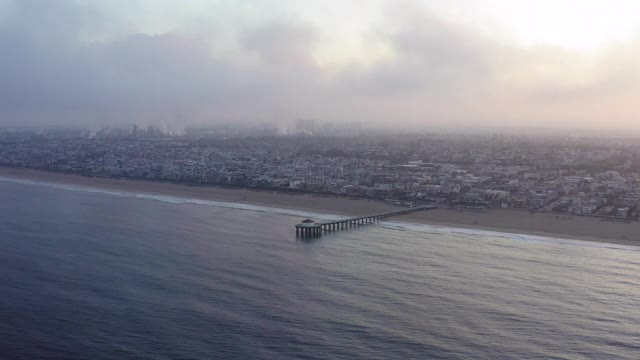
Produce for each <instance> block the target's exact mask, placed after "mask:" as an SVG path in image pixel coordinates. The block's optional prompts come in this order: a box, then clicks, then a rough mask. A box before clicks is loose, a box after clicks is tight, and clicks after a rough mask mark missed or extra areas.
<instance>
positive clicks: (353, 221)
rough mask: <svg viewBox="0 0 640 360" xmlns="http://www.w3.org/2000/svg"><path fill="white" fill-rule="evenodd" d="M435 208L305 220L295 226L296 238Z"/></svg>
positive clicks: (428, 207)
mask: <svg viewBox="0 0 640 360" xmlns="http://www.w3.org/2000/svg"><path fill="white" fill-rule="evenodd" d="M435 208H437V206H435V205H432V206H420V207H414V208H408V209H404V210H398V211H392V212H388V213H383V214H376V215H367V216H359V217H354V218H349V219H343V220H336V221H329V222H315V221H313V220H311V219H306V220H304V221H303V222H301V223H300V224H297V225H296V236H297V237H304V238H308V237H318V236H320V235H322V233H325V232H333V231H339V230H345V229H350V228H353V227H358V226H362V225H367V224H372V223H376V222H378V221H382V220H383V219H386V218H389V217H392V216H398V215H406V214H411V213H414V212H418V211H426V210H433V209H435Z"/></svg>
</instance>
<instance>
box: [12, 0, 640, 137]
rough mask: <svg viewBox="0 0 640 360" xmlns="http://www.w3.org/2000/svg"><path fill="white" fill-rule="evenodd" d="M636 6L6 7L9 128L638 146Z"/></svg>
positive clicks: (463, 0)
mask: <svg viewBox="0 0 640 360" xmlns="http://www.w3.org/2000/svg"><path fill="white" fill-rule="evenodd" d="M639 12H640V3H638V2H636V1H623V0H617V1H616V0H614V1H607V2H604V1H570V0H562V1H535V2H533V1H507V0H489V1H473V0H452V1H447V2H441V1H427V0H425V1H419V0H414V1H411V0H402V1H395V0H394V1H387V0H373V1H371V0H367V1H364V0H362V1H350V2H344V1H337V0H333V1H322V2H320V1H281V0H278V1H270V0H261V1H251V2H248V1H225V0H220V1H198V0H189V1H180V2H176V1H157V0H153V1H151V0H139V1H108V2H95V1H59V0H52V1H30V0H21V1H14V0H0V48H1V49H2V54H3V55H2V57H0V79H1V81H0V125H3V126H15V125H37V126H41V125H56V126H58V125H81V126H88V127H101V126H112V125H118V126H120V125H131V124H138V125H145V124H154V125H158V126H162V127H165V128H178V129H179V128H183V127H185V126H201V125H211V124H221V123H265V124H271V125H273V126H280V125H281V124H283V123H287V122H291V121H294V120H295V119H300V118H313V119H318V120H320V121H329V122H334V123H336V124H340V123H342V122H350V121H359V122H362V123H364V124H367V125H371V126H375V127H380V128H395V129H398V128H406V129H414V128H418V129H454V130H456V129H506V130H509V129H553V130H559V131H576V130H580V131H583V130H584V131H594V130H595V131H600V132H602V131H606V132H607V133H625V134H630V133H634V132H635V128H634V125H635V124H636V123H637V116H638V113H639V110H640V109H639V107H640V105H639V103H638V102H637V98H636V96H634V95H635V94H636V93H637V90H638V87H639V86H640V76H639V75H640V69H639V67H638V65H637V64H638V60H640V41H639V39H640V37H639V34H640V27H639V25H640V21H638V19H637V16H635V14H638V13H639Z"/></svg>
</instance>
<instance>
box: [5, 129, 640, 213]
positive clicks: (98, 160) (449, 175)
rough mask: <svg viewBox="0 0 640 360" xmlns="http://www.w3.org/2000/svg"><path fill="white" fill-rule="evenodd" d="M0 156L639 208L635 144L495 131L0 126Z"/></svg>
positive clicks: (217, 181) (447, 197) (578, 208)
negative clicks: (279, 131)
mask: <svg viewBox="0 0 640 360" xmlns="http://www.w3.org/2000/svg"><path fill="white" fill-rule="evenodd" d="M0 166H3V167H16V168H31V169H40V170H46V171H54V172H64V173H72V174H79V175H83V176H91V177H114V178H130V179H143V180H152V181H166V182H176V183H183V184H189V185H202V186H204V185H215V186H227V187H243V188H255V189H261V190H277V191H286V192H292V193H295V192H300V193H316V194H319V195H335V196H344V197H350V198H369V199H377V200H383V201H391V202H394V203H399V204H403V205H408V206H417V205H425V204H438V205H439V206H445V207H451V208H457V209H469V210H475V211H483V210H487V209H492V208H503V209H505V208H520V209H528V210H529V211H531V212H554V213H564V214H571V215H582V216H594V217H601V218H603V219H611V220H615V221H631V220H637V219H638V217H639V216H640V212H639V205H640V187H639V184H640V181H639V180H640V144H638V143H636V142H634V141H633V140H624V139H609V140H607V139H593V138H591V139H586V138H578V137H561V136H523V135H505V134H483V135H480V134H473V135H472V134H466V135H465V134H426V133H425V134H394V135H389V134H386V135H383V134H375V133H370V134H347V135H345V136H337V135H334V134H330V133H326V132H320V131H315V132H314V131H306V130H304V124H299V129H298V130H297V131H292V132H291V133H290V134H284V135H281V134H277V132H276V131H273V132H272V131H262V132H257V133H250V134H232V135H230V134H229V133H228V132H219V131H204V130H197V129H194V130H189V131H185V132H183V133H181V134H177V135H176V134H168V133H166V132H163V131H160V130H158V129H155V128H152V127H148V128H138V127H132V128H127V129H120V130H114V129H110V130H102V131H97V132H88V131H84V130H82V131H80V130H65V129H50V130H30V129H5V130H2V131H0Z"/></svg>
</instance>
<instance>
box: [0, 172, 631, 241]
mask: <svg viewBox="0 0 640 360" xmlns="http://www.w3.org/2000/svg"><path fill="white" fill-rule="evenodd" d="M0 176H4V177H15V178H20V179H27V180H33V181H42V182H49V183H59V184H69V185H80V186H90V187H98V188H103V189H110V190H124V191H131V192H145V193H152V194H161V195H170V196H177V197H187V198H197V199H203V200H215V201H226V202H234V203H243V204H251V205H261V206H269V207H278V208H289V209H297V210H304V211H311V212H320V213H327V214H338V215H365V214H375V213H382V212H386V211H392V210H395V209H398V207H397V206H394V205H393V204H391V203H385V202H382V201H374V200H366V199H359V200H354V199H349V198H344V197H339V196H319V195H310V194H292V193H287V192H277V191H268V190H253V189H236V188H224V187H216V186H188V185H181V184H173V183H163V182H154V181H140V180H126V179H113V178H98V177H85V176H79V175H69V174H60V173H53V172H44V171H38V170H29V169H15V168H2V167H0ZM394 221H406V222H413V223H424V224H431V225H440V226H447V227H458V228H471V229H482V230H491V231H499V232H509V233H517V234H530V235H541V236H550V237H557V238H565V239H578V240H587V241H599V242H608V243H615V244H623V245H635V246H640V222H632V223H621V222H611V221H602V220H600V219H598V218H592V217H579V216H569V215H556V214H551V213H536V214H531V213H529V212H528V211H526V210H513V209H500V210H488V211H483V212H477V211H459V210H450V209H437V210H431V211H424V212H417V213H412V214H409V215H404V216H400V217H397V218H394Z"/></svg>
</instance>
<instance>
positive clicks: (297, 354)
mask: <svg viewBox="0 0 640 360" xmlns="http://www.w3.org/2000/svg"><path fill="white" fill-rule="evenodd" d="M0 180H2V179H0ZM214 205H220V204H215V203H212V202H198V201H182V200H180V199H175V198H168V197H160V196H140V195H139V196H137V197H136V196H134V195H129V194H125V193H117V192H115V193H106V192H100V191H85V190H82V189H78V188H74V187H61V186H58V187H53V186H44V185H37V184H24V183H15V182H7V181H0V320H1V321H0V358H1V359H54V358H55V359H276V360H277V359H633V360H637V359H640V248H634V247H625V246H615V245H607V244H597V243H586V242H578V241H562V240H553V239H545V238H536V237H527V236H516V235H513V236H510V235H504V234H503V235H500V234H492V233H488V232H473V231H470V230H464V231H462V230H460V231H456V230H453V229H445V228H437V227H430V226H422V225H408V224H405V225H403V224H401V223H397V222H388V223H382V224H378V225H373V226H369V227H365V228H361V229H358V230H352V231H342V232H338V233H334V234H328V235H324V236H323V237H322V238H320V239H318V240H315V241H310V242H302V241H297V240H296V239H295V234H294V232H293V227H292V226H293V224H295V223H296V222H298V221H299V220H301V216H302V215H303V214H296V212H295V211H289V212H288V213H287V211H282V210H281V209H280V210H273V211H269V210H268V209H264V208H255V209H254V210H251V208H252V207H248V206H244V207H243V208H244V209H241V208H233V207H221V206H214ZM222 205H224V204H222ZM241 207H242V206H241Z"/></svg>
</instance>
